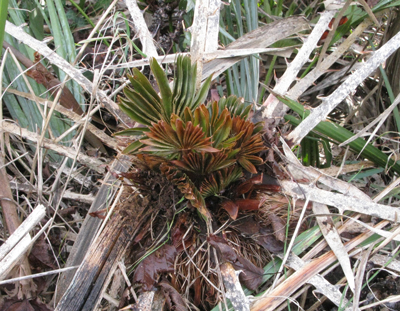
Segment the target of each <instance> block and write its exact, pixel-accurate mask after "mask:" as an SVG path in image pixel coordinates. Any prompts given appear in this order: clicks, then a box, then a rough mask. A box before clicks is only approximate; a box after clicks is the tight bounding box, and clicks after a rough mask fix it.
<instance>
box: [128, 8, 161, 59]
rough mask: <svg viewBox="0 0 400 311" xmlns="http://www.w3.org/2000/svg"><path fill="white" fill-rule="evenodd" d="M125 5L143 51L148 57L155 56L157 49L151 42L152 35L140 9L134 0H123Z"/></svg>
mask: <svg viewBox="0 0 400 311" xmlns="http://www.w3.org/2000/svg"><path fill="white" fill-rule="evenodd" d="M125 3H126V6H127V7H128V9H129V13H130V14H131V19H132V22H133V25H134V27H135V31H136V33H137V34H138V35H139V38H140V42H142V45H143V53H144V54H146V55H147V57H148V58H150V57H156V56H158V54H157V49H156V47H155V45H154V42H153V37H152V35H151V33H150V31H149V29H148V28H147V25H146V22H145V20H144V18H143V14H142V12H141V11H140V9H139V7H138V5H137V1H136V0H125Z"/></svg>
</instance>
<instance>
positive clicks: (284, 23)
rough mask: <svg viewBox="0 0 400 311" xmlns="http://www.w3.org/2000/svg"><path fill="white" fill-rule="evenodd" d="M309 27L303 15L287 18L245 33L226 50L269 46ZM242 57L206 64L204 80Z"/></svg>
mask: <svg viewBox="0 0 400 311" xmlns="http://www.w3.org/2000/svg"><path fill="white" fill-rule="evenodd" d="M308 28H309V25H308V23H307V21H306V20H304V18H302V17H289V18H285V19H282V20H279V21H276V22H273V23H270V24H267V25H265V26H263V27H260V28H258V29H256V30H253V31H252V32H249V33H247V34H245V35H244V36H243V37H241V38H239V39H237V40H236V41H234V42H232V43H231V44H229V45H228V46H227V47H226V48H225V50H229V49H241V48H248V49H250V48H264V47H268V46H270V45H272V44H273V43H275V42H277V41H279V40H281V39H283V38H286V37H289V36H291V35H293V34H296V33H298V32H300V31H303V30H306V29H308ZM265 33H268V36H265V35H264V34H265ZM241 59H242V57H234V58H231V59H216V60H213V61H211V62H208V63H206V64H204V66H203V76H202V80H205V79H206V78H207V77H209V76H210V75H212V74H213V75H214V77H216V76H218V75H220V74H221V73H223V72H224V71H225V70H226V69H228V68H229V67H231V66H232V65H234V64H235V63H237V62H238V61H240V60H241Z"/></svg>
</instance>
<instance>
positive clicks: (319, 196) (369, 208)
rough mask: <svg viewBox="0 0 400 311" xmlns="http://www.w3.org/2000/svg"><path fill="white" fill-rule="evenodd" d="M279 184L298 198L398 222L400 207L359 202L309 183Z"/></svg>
mask: <svg viewBox="0 0 400 311" xmlns="http://www.w3.org/2000/svg"><path fill="white" fill-rule="evenodd" d="M281 184H282V188H283V189H284V192H285V193H287V194H288V195H289V196H292V197H297V198H299V199H305V198H308V199H310V201H313V202H318V203H321V204H326V205H331V206H335V207H336V208H338V209H339V211H340V212H341V213H342V212H343V211H345V210H348V211H353V212H357V213H362V214H366V215H370V216H375V217H379V218H382V219H387V220H389V221H393V222H400V218H399V216H400V208H396V207H392V206H387V205H382V204H376V203H371V202H360V200H359V199H356V198H354V197H351V196H349V195H344V194H339V193H332V192H329V191H326V190H320V189H317V188H316V187H313V186H309V185H303V184H302V185H299V184H298V183H295V182H292V181H282V182H281Z"/></svg>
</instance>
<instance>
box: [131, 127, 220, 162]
mask: <svg viewBox="0 0 400 311" xmlns="http://www.w3.org/2000/svg"><path fill="white" fill-rule="evenodd" d="M146 135H147V137H148V138H149V139H145V140H141V141H140V142H141V143H143V144H144V145H146V147H144V148H142V149H140V150H139V151H140V152H154V153H156V154H158V155H160V156H165V157H167V158H170V159H172V158H178V159H179V158H180V157H181V155H182V154H186V153H188V152H190V151H192V152H218V151H219V150H218V149H216V148H213V147H212V146H211V138H210V137H207V136H206V135H205V134H204V132H203V131H202V129H201V128H200V126H193V124H192V122H187V123H186V124H184V123H183V121H182V120H180V119H176V120H175V124H174V127H172V126H171V125H169V124H168V123H167V122H165V121H159V122H158V123H155V124H153V126H152V127H151V128H150V132H148V133H146Z"/></svg>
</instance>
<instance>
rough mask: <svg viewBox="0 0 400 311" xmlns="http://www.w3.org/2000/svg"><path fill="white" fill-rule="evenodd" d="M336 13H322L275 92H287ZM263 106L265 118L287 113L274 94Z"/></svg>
mask: <svg viewBox="0 0 400 311" xmlns="http://www.w3.org/2000/svg"><path fill="white" fill-rule="evenodd" d="M335 13H336V12H335V11H326V12H324V13H323V14H322V15H321V17H320V19H319V21H318V23H317V25H315V27H314V29H313V31H312V32H311V34H310V35H309V36H308V37H307V40H306V42H304V44H303V46H302V47H301V49H300V50H299V52H298V53H297V56H296V58H295V59H294V60H293V61H292V62H291V63H290V64H288V67H287V69H286V71H285V73H284V74H283V76H282V77H281V78H280V79H279V82H278V83H277V84H276V85H275V87H274V91H275V92H277V93H280V94H285V92H286V91H287V90H288V88H289V87H290V85H291V84H292V83H293V81H295V80H296V77H297V75H298V73H299V71H300V70H301V68H302V66H303V65H304V64H305V63H306V62H307V61H308V60H309V57H310V55H311V53H312V52H313V51H314V49H315V47H316V46H317V44H318V41H319V40H320V38H321V36H322V34H323V33H324V31H325V30H326V29H327V27H328V24H329V22H330V21H331V19H332V17H333V16H334V15H335ZM263 106H264V107H265V108H266V110H265V111H263V113H262V117H263V118H282V117H283V115H284V113H285V109H284V108H283V107H284V105H283V104H282V103H281V102H280V101H279V99H277V98H276V97H275V96H274V95H273V94H270V95H269V96H268V98H267V99H266V100H265V102H264V103H263Z"/></svg>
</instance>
